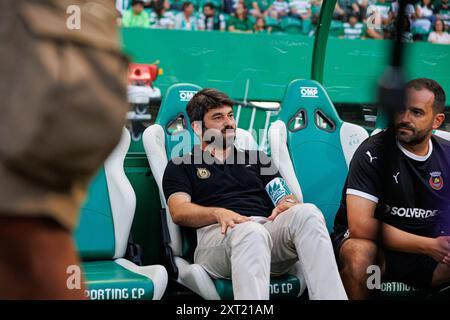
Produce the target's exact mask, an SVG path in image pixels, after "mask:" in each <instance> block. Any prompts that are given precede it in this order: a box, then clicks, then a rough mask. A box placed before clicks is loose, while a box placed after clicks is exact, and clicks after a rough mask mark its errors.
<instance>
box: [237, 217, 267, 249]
mask: <svg viewBox="0 0 450 320" xmlns="http://www.w3.org/2000/svg"><path fill="white" fill-rule="evenodd" d="M233 229H234V230H233V234H232V236H231V238H232V244H233V245H239V244H241V243H242V242H248V241H250V242H252V243H254V244H255V245H256V246H259V245H263V246H267V247H269V248H272V239H271V237H270V234H269V231H268V230H267V229H266V228H264V226H263V225H261V224H259V223H257V222H253V221H248V222H244V223H239V224H237V225H235V226H234V228H233Z"/></svg>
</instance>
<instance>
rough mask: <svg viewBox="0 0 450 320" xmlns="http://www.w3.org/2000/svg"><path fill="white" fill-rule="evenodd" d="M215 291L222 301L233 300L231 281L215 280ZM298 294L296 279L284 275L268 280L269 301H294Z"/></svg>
mask: <svg viewBox="0 0 450 320" xmlns="http://www.w3.org/2000/svg"><path fill="white" fill-rule="evenodd" d="M214 284H215V285H216V290H217V292H218V294H219V296H220V298H221V299H222V300H233V286H232V284H231V280H225V279H215V280H214ZM299 293H300V281H299V280H298V279H297V277H295V276H293V275H290V274H286V275H283V276H280V277H274V278H271V279H270V299H273V300H276V299H295V298H297V296H298V294H299Z"/></svg>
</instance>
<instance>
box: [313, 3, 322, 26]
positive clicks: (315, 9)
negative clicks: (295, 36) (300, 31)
mask: <svg viewBox="0 0 450 320" xmlns="http://www.w3.org/2000/svg"><path fill="white" fill-rule="evenodd" d="M321 7H322V0H311V22H312V23H313V24H317V21H318V20H319V15H320V9H321Z"/></svg>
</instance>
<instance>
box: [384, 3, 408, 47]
mask: <svg viewBox="0 0 450 320" xmlns="http://www.w3.org/2000/svg"><path fill="white" fill-rule="evenodd" d="M397 10H398V9H397ZM403 19H404V20H403V26H402V36H401V37H400V40H401V41H402V42H407V43H412V42H414V38H413V34H412V33H411V19H410V18H409V16H408V15H405V16H403ZM384 30H385V32H384V38H385V39H391V40H396V39H397V23H396V20H392V22H391V23H390V24H389V25H387V26H386V27H385V29H384Z"/></svg>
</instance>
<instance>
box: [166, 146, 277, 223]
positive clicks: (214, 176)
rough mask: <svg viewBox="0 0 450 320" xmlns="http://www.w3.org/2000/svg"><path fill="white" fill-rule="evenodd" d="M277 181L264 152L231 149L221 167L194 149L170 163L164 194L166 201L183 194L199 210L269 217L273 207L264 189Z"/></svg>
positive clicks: (167, 168) (208, 155)
mask: <svg viewBox="0 0 450 320" xmlns="http://www.w3.org/2000/svg"><path fill="white" fill-rule="evenodd" d="M272 169H273V170H272ZM276 177H280V175H279V173H278V171H277V170H276V169H275V167H274V166H272V163H271V160H270V158H269V157H268V156H267V155H266V154H265V153H264V152H261V151H247V150H246V151H240V150H237V149H236V148H234V149H233V152H232V153H231V154H230V156H229V157H228V158H227V159H226V160H225V161H224V163H221V162H220V161H218V160H217V159H215V158H214V157H212V156H211V154H210V153H209V152H207V151H205V152H204V151H202V150H201V149H200V148H199V147H194V149H193V150H192V152H191V153H189V154H187V155H185V156H184V157H181V158H176V159H173V160H171V161H169V163H168V165H167V167H166V170H165V171H164V176H163V190H164V196H165V198H166V200H167V201H168V199H169V197H170V196H171V195H172V194H174V193H176V192H184V193H187V194H188V195H190V197H191V202H192V203H195V204H198V205H201V206H205V207H221V208H225V209H229V210H233V211H235V212H237V213H239V214H241V215H244V216H264V217H268V216H269V215H270V214H271V212H272V210H273V208H274V206H273V204H272V201H271V199H270V197H269V196H268V194H267V192H266V190H265V187H266V185H267V184H268V183H269V182H270V181H271V180H273V179H274V178H276Z"/></svg>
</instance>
